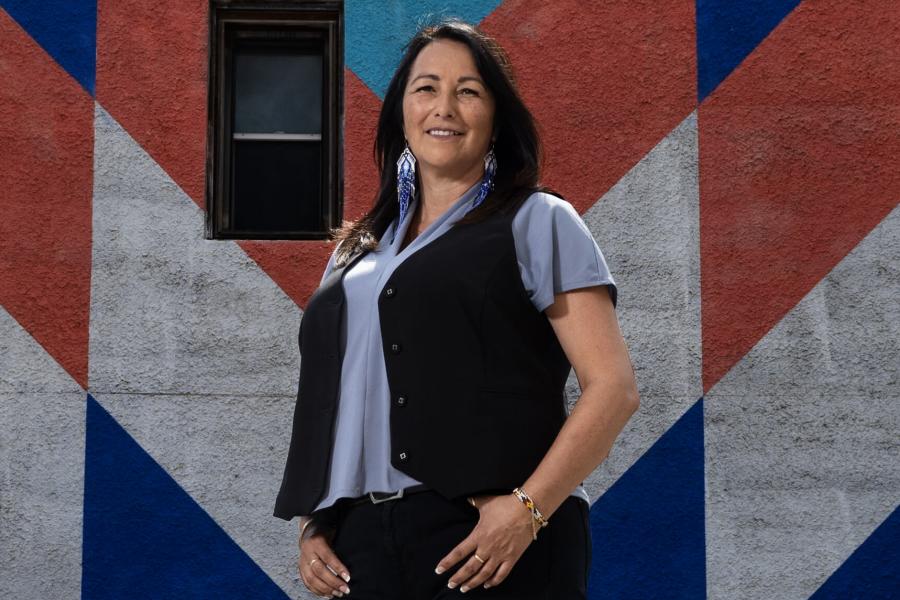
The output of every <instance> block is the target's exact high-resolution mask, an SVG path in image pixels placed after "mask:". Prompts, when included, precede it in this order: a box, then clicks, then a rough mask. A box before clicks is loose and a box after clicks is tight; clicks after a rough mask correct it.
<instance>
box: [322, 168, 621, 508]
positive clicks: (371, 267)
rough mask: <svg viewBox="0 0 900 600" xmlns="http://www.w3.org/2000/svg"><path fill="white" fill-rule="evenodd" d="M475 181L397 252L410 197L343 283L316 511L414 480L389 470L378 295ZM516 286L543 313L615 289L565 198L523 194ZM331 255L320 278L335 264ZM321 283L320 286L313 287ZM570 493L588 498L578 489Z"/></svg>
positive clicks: (457, 211) (466, 203) (459, 206)
mask: <svg viewBox="0 0 900 600" xmlns="http://www.w3.org/2000/svg"><path fill="white" fill-rule="evenodd" d="M479 184H480V182H478V183H476V184H475V185H473V186H472V187H471V188H469V189H468V190H467V191H466V192H465V193H464V194H463V195H462V196H461V197H460V198H459V199H458V200H457V201H456V202H455V203H454V204H453V205H451V206H450V208H448V209H447V210H446V211H445V212H444V214H442V215H441V216H440V217H438V218H437V219H435V221H434V222H432V223H431V224H430V225H429V226H428V227H427V228H426V229H425V230H424V231H423V232H422V233H420V234H419V235H418V236H417V237H416V238H415V239H414V240H413V241H412V242H411V243H410V244H409V245H408V246H407V247H406V248H404V249H403V250H402V251H400V252H398V249H399V248H400V244H401V243H402V241H403V239H404V238H405V237H406V230H407V228H408V226H409V223H410V222H411V221H412V218H411V216H412V215H413V214H414V212H415V209H416V202H417V199H415V198H414V199H412V200H411V201H410V206H409V212H408V214H407V217H406V219H405V220H404V222H403V224H402V225H401V226H400V228H399V230H398V229H397V219H396V218H395V219H394V222H393V223H392V224H391V225H390V226H389V227H388V229H387V231H386V232H385V234H384V235H383V236H382V237H381V240H380V241H379V244H378V247H377V248H376V250H375V251H372V252H369V253H368V254H367V255H366V256H364V257H363V258H361V259H360V260H359V261H357V263H356V264H355V265H353V267H352V268H350V269H349V270H348V271H347V272H346V273H345V274H344V279H343V285H344V294H345V296H346V302H345V305H344V306H345V311H346V312H345V313H344V319H345V324H346V326H345V327H343V328H342V336H341V337H342V339H341V349H342V351H343V353H344V360H343V363H342V366H341V388H340V394H339V403H338V411H337V415H336V421H335V427H334V445H333V452H332V456H331V469H330V479H329V482H328V491H327V494H326V495H325V497H324V498H323V499H322V500H321V501H320V502H319V504H318V505H317V506H316V510H318V509H321V508H325V507H328V506H331V505H332V504H334V503H335V502H336V501H337V500H338V499H339V498H342V497H345V496H347V497H351V498H354V497H357V496H361V495H363V494H366V493H368V492H375V491H380V492H393V491H396V490H398V489H400V488H403V487H407V486H411V485H415V484H417V483H421V482H419V481H418V480H416V479H413V478H411V477H410V476H408V475H406V474H405V473H403V472H402V471H399V470H397V469H396V468H394V467H393V465H391V461H390V454H391V448H390V440H391V438H390V421H389V415H390V388H389V386H388V379H387V371H386V369H385V362H384V354H383V352H382V344H381V324H380V321H379V318H378V293H379V290H381V289H382V288H383V287H384V284H385V283H386V282H387V280H388V278H389V277H390V276H391V274H392V273H393V272H394V269H396V268H397V267H398V266H399V265H400V264H401V263H402V262H403V261H404V260H405V259H406V258H407V257H408V256H409V255H410V254H412V253H414V252H415V251H416V250H418V249H419V248H421V247H422V246H424V245H426V244H428V243H430V242H432V241H434V240H435V239H437V238H438V237H439V236H440V235H442V234H443V233H445V232H446V231H447V230H448V229H449V228H450V226H451V225H452V224H453V223H454V222H456V221H457V220H459V219H460V218H462V216H463V215H464V214H465V213H466V212H467V211H468V210H469V209H470V204H471V200H473V199H474V198H475V196H476V195H477V193H478V187H479ZM512 228H513V234H514V239H515V247H516V254H517V258H518V262H519V267H520V272H521V275H522V282H523V283H524V285H525V289H526V290H528V291H529V297H530V299H531V301H532V303H533V304H534V305H535V307H536V308H537V309H538V310H540V311H543V310H544V309H545V308H547V307H548V306H550V305H551V304H552V303H553V296H554V294H556V293H559V292H563V291H567V290H571V289H576V288H581V287H587V286H593V285H603V284H606V285H609V292H610V295H611V296H612V298H613V299H614V300H615V298H616V294H617V290H616V284H615V281H614V280H613V278H612V275H611V274H610V272H609V269H608V267H607V265H606V261H605V259H604V257H603V253H602V252H601V251H600V248H599V247H598V246H597V243H596V242H595V241H594V238H593V236H592V235H591V232H590V230H589V229H588V227H587V225H586V224H585V223H584V221H583V220H582V219H581V216H580V215H579V214H578V212H577V211H576V210H575V208H574V207H573V206H572V205H571V204H570V203H569V202H567V201H566V200H563V199H561V198H558V197H556V196H553V195H550V194H546V193H541V192H537V193H534V194H532V195H531V196H529V197H528V198H527V199H526V200H525V202H524V203H523V204H522V206H521V207H520V208H519V211H518V212H517V213H516V216H515V217H514V219H513V223H512ZM334 259H335V254H334V253H332V255H331V258H330V259H329V260H328V265H327V266H326V268H325V273H324V274H323V275H322V281H323V282H324V280H325V277H326V276H327V275H328V273H330V272H331V269H332V268H333V267H334ZM320 284H321V282H320ZM571 495H573V496H577V497H579V498H582V499H584V500H585V501H586V502H588V503H589V504H590V498H589V497H588V495H587V492H586V491H585V490H584V486H582V485H580V484H579V485H578V486H577V487H576V488H575V490H574V491H573V492H572V494H571Z"/></svg>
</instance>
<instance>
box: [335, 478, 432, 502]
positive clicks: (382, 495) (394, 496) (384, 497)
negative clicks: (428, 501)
mask: <svg viewBox="0 0 900 600" xmlns="http://www.w3.org/2000/svg"><path fill="white" fill-rule="evenodd" d="M430 489H431V488H430V487H428V486H427V485H425V484H424V483H418V484H416V485H411V486H409V487H405V488H403V489H401V490H399V491H397V492H369V493H368V494H366V495H365V496H360V497H359V498H352V499H350V500H349V501H348V503H347V504H348V506H356V505H357V504H365V503H367V502H371V503H372V504H379V503H381V502H387V501H388V500H398V499H400V498H403V497H404V496H408V495H410V494H415V493H416V492H427V491H428V490H430Z"/></svg>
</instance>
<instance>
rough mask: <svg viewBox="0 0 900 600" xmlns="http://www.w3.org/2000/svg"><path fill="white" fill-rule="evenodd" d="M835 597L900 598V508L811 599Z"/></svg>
mask: <svg viewBox="0 0 900 600" xmlns="http://www.w3.org/2000/svg"><path fill="white" fill-rule="evenodd" d="M832 598H834V599H835V600H847V599H849V598H860V599H862V598H865V599H866V600H881V599H885V600H886V599H887V598H900V506H898V507H897V508H895V509H894V511H893V512H892V513H891V514H890V515H888V518H886V519H885V520H884V521H883V522H882V523H881V525H879V526H878V527H877V528H876V529H875V531H873V532H872V535H870V536H869V537H868V538H866V540H865V541H864V542H863V543H862V544H860V545H859V548H857V549H856V550H854V551H853V554H851V555H850V556H849V557H848V558H847V560H845V561H844V564H842V565H841V566H840V567H839V568H838V570H837V571H835V572H834V573H832V574H831V577H829V578H828V579H827V580H826V581H825V583H823V584H822V586H821V587H820V588H819V589H818V590H816V593H815V594H813V595H812V596H810V600H831V599H832Z"/></svg>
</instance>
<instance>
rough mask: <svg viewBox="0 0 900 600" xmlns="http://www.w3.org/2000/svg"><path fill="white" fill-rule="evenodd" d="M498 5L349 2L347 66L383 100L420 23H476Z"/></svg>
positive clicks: (480, 1) (492, 0) (456, 0)
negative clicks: (452, 19) (455, 20)
mask: <svg viewBox="0 0 900 600" xmlns="http://www.w3.org/2000/svg"><path fill="white" fill-rule="evenodd" d="M499 4H500V0H450V1H447V0H443V1H438V0H393V1H392V2H371V1H369V0H348V1H347V3H346V8H345V10H346V21H345V29H346V36H347V37H346V39H347V40H352V43H351V44H347V47H346V54H347V66H348V67H350V68H351V69H352V70H353V72H354V73H356V75H357V76H358V77H359V78H360V79H362V80H363V81H364V82H365V84H366V85H367V86H369V89H371V90H372V91H373V92H375V94H377V95H378V97H379V98H381V99H384V94H385V92H386V91H387V87H388V83H390V81H391V76H392V75H393V74H394V70H395V69H396V68H397V65H398V64H399V63H400V57H401V56H402V55H403V47H404V44H406V43H407V42H408V41H409V39H410V38H411V37H412V36H413V34H415V32H416V30H417V29H418V26H419V24H420V23H431V22H432V21H436V20H438V19H441V18H444V17H459V18H460V19H463V20H464V21H468V22H469V23H472V24H478V23H479V22H480V21H481V19H483V18H484V17H486V16H487V15H488V14H490V13H491V11H493V10H494V9H495V8H497V6H498V5H499Z"/></svg>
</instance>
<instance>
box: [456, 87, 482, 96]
mask: <svg viewBox="0 0 900 600" xmlns="http://www.w3.org/2000/svg"><path fill="white" fill-rule="evenodd" d="M460 93H466V94H468V95H472V96H477V95H478V90H473V89H472V88H463V89H461V90H460Z"/></svg>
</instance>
